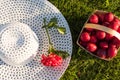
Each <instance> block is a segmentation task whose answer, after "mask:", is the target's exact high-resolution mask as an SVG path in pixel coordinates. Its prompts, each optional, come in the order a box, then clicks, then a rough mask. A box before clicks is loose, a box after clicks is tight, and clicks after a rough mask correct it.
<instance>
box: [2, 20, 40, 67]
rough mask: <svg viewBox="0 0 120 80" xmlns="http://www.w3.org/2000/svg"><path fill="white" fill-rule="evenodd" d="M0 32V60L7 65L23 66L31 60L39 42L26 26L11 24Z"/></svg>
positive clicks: (16, 23) (17, 23) (6, 25)
mask: <svg viewBox="0 0 120 80" xmlns="http://www.w3.org/2000/svg"><path fill="white" fill-rule="evenodd" d="M2 27H3V28H2V29H1V30H0V58H1V59H2V60H3V61H4V62H5V63H7V64H9V65H13V66H16V65H25V64H27V63H28V62H30V60H31V59H33V58H34V57H35V56H36V54H37V52H38V51H37V50H38V46H39V42H38V38H37V36H36V34H35V33H34V32H33V31H32V30H31V29H30V27H29V26H28V25H26V24H23V23H19V22H12V23H8V24H5V25H4V26H2Z"/></svg>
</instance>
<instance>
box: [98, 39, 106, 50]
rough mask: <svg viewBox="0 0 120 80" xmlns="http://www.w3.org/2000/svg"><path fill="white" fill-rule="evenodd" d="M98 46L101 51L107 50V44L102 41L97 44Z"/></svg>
mask: <svg viewBox="0 0 120 80" xmlns="http://www.w3.org/2000/svg"><path fill="white" fill-rule="evenodd" d="M99 46H100V47H101V48H102V49H106V48H108V43H107V42H106V41H103V42H100V43H99Z"/></svg>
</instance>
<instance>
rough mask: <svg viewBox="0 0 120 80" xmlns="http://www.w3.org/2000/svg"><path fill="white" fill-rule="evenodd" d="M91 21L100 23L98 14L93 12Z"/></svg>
mask: <svg viewBox="0 0 120 80" xmlns="http://www.w3.org/2000/svg"><path fill="white" fill-rule="evenodd" d="M90 23H98V16H97V15H95V14H93V15H91V16H90Z"/></svg>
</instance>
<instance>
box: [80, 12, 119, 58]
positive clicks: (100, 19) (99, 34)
mask: <svg viewBox="0 0 120 80" xmlns="http://www.w3.org/2000/svg"><path fill="white" fill-rule="evenodd" d="M87 23H93V24H99V25H103V26H105V27H108V28H111V29H113V30H115V31H116V32H118V33H120V20H119V19H118V18H117V17H116V16H114V14H113V13H111V12H107V13H105V12H102V13H101V12H96V13H94V14H92V15H91V16H90V18H89V20H88V22H87ZM79 44H80V45H81V46H83V47H84V48H85V49H86V50H88V51H89V52H91V53H92V54H93V55H96V56H97V57H99V58H101V59H105V60H107V59H111V58H113V57H115V56H116V55H117V52H118V48H119V46H120V40H119V39H118V38H116V37H115V36H114V35H112V34H109V33H107V32H104V31H101V30H97V29H92V28H84V29H83V31H82V33H81V34H80V37H79Z"/></svg>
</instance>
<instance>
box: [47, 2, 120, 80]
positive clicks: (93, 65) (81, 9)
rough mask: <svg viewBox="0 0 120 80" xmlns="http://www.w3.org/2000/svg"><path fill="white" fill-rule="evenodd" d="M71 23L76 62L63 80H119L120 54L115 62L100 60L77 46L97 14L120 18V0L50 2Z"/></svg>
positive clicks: (70, 65) (73, 62) (73, 61)
mask: <svg viewBox="0 0 120 80" xmlns="http://www.w3.org/2000/svg"><path fill="white" fill-rule="evenodd" d="M49 1H50V2H51V3H53V4H54V5H55V6H56V7H57V8H58V9H59V10H60V11H61V13H62V14H63V15H64V17H65V18H66V19H67V22H68V24H69V26H70V30H71V33H72V38H73V54H72V59H71V62H70V64H69V67H68V68H67V70H66V72H65V73H64V75H63V76H62V77H61V79H60V80H119V79H120V53H118V55H117V57H115V58H114V59H113V60H111V61H109V62H108V61H103V60H100V59H97V58H95V57H93V56H91V55H90V54H88V53H87V52H85V51H84V50H82V49H81V48H79V47H78V46H77V44H76V40H77V38H78V35H79V32H80V30H81V29H82V26H83V25H84V23H85V21H86V20H87V18H88V16H89V15H90V14H91V13H92V12H93V11H94V10H96V9H97V10H105V11H109V12H113V13H114V14H116V15H117V16H118V17H120V0H49Z"/></svg>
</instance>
